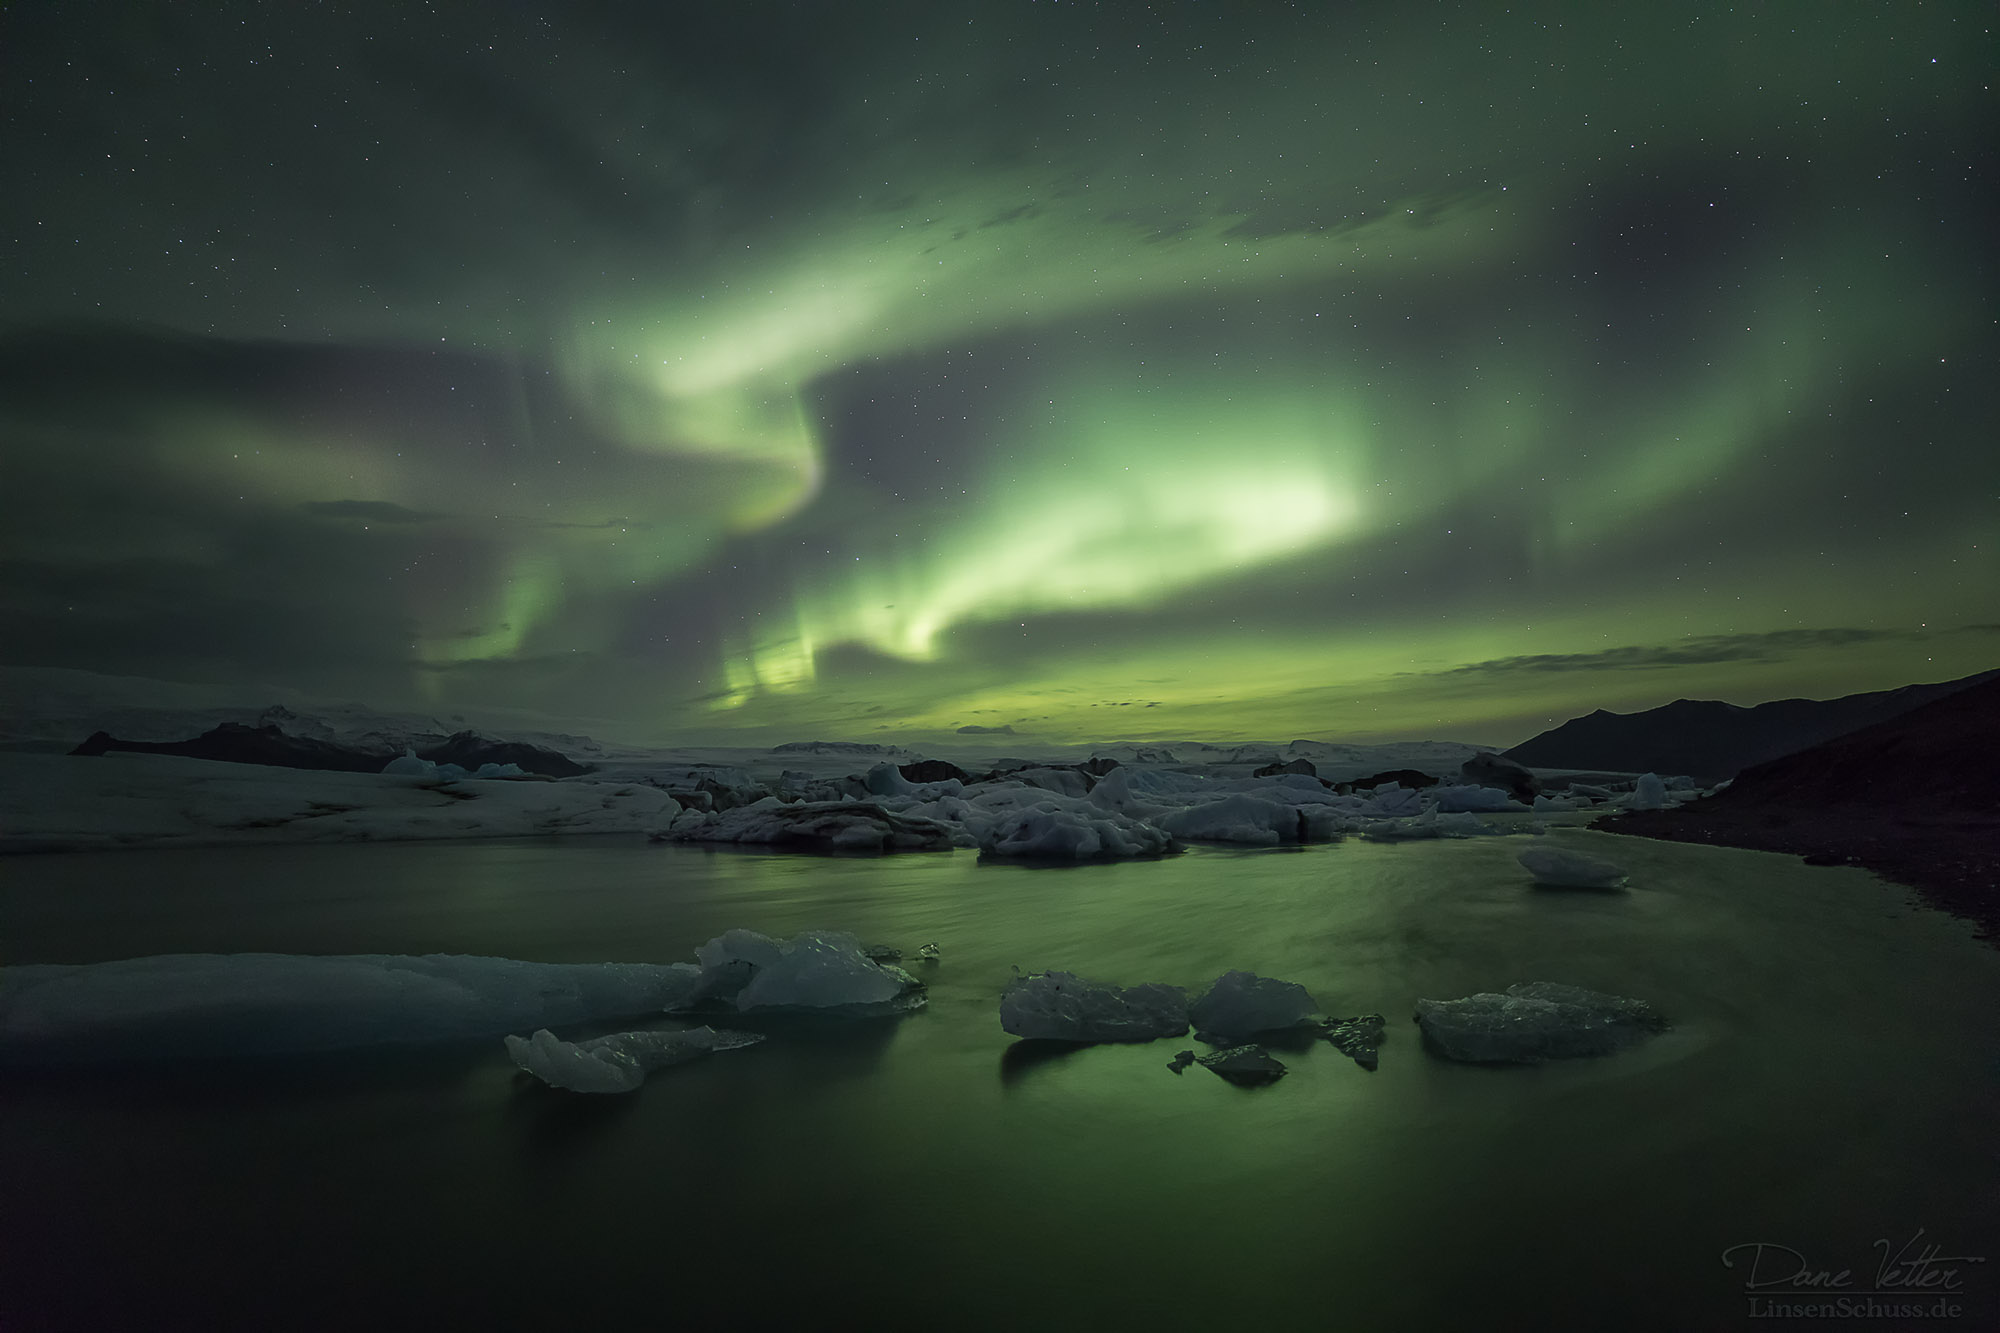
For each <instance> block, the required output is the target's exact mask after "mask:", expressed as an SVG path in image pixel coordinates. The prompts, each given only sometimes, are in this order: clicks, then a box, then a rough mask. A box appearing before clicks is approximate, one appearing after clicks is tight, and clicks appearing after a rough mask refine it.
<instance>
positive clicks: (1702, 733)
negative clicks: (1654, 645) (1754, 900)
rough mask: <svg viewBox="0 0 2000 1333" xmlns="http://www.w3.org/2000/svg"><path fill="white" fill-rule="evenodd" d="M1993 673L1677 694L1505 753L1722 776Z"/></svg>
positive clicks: (1536, 760)
mask: <svg viewBox="0 0 2000 1333" xmlns="http://www.w3.org/2000/svg"><path fill="white" fill-rule="evenodd" d="M1996 678H2000V669H1996V670H1993V671H1982V672H1980V673H1979V674H1977V675H1972V676H1966V677H1964V678H1963V679H1960V680H1948V681H1941V682H1938V683H1936V684H1929V685H1905V686H1903V687H1902V688H1901V689H1895V690H1876V691H1873V692H1870V693H1867V694H1849V695H1844V696H1842V697H1840V698H1838V699H1774V700H1772V701H1771V702H1770V703H1764V704H1758V705H1756V706H1755V707H1753V708H1743V707H1739V706H1738V705H1735V704H1728V703H1723V702H1721V701H1719V700H1715V699H1676V700H1675V701H1674V702H1672V703H1670V704H1664V705H1662V706H1660V707H1658V708H1649V709H1647V710H1646V711H1644V712H1641V713H1612V712H1607V711H1605V710H1604V709H1601V708H1600V709H1598V710H1597V711H1596V712H1594V713H1591V714H1589V715H1587V716H1585V717H1577V718H1571V719H1570V720H1569V721H1567V722H1565V723H1563V724H1562V725H1561V726H1559V727H1555V728H1552V729H1551V730H1548V731H1545V732H1542V733H1541V734H1540V735H1538V736H1534V737H1532V738H1530V739H1528V740H1525V741H1523V742H1521V743H1520V744H1519V745H1516V746H1515V747H1514V748H1513V749H1511V750H1507V751H1505V752H1504V753H1505V754H1506V756H1507V758H1509V759H1512V760H1513V761H1514V762H1515V763H1517V764H1525V765H1526V766H1528V767H1529V768H1589V769H1607V770H1610V771H1613V772H1621V773H1682V774H1686V775H1687V776H1689V777H1691V778H1695V779H1697V780H1699V781H1702V782H1717V781H1720V780H1721V779H1723V778H1727V777H1731V776H1734V775H1735V774H1737V773H1740V772H1742V771H1743V770H1745V769H1747V768H1751V767H1753V766H1755V765H1757V764H1762V763H1766V762H1768V761H1770V760H1773V759H1776V758H1779V757H1780V756H1782V755H1788V754H1796V753H1797V752H1799V751H1800V750H1804V749H1807V748H1809V747H1811V746H1815V745H1819V744H1821V743H1823V742H1825V741H1830V740H1832V739H1834V738H1835V737H1837V736H1844V735H1847V734H1849V733H1850V732H1854V731H1858V730H1860V729H1861V728H1863V727H1869V726H1873V725H1875V724H1877V723H1881V722H1886V721H1888V720H1890V719H1891V718H1895V717H1899V716H1901V715H1903V714H1905V713H1908V712H1909V711H1910V710H1911V709H1914V708H1921V707H1923V706H1924V705H1926V704H1928V703H1931V702H1932V701H1934V700H1937V699H1943V698H1947V697H1949V696H1951V695H1953V694H1956V693H1958V692H1959V691H1961V690H1965V689H1968V688H1970V687H1972V686H1974V685H1978V684H1981V683H1982V682H1986V681H1990V680H1994V679H1996Z"/></svg>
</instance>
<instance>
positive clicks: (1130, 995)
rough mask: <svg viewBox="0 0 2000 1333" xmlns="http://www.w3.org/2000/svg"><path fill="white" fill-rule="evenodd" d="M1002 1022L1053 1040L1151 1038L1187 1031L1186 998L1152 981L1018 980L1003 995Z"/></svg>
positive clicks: (1042, 975)
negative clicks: (1122, 983)
mask: <svg viewBox="0 0 2000 1333" xmlns="http://www.w3.org/2000/svg"><path fill="white" fill-rule="evenodd" d="M1000 1026H1001V1027H1002V1028H1003V1029H1005V1030H1006V1031H1008V1032H1011V1033H1013V1034H1014V1035H1015V1036H1017V1037H1033V1038H1039V1039H1043V1040H1049V1041H1074V1042H1100V1041H1151V1040H1153V1039H1154V1038H1155V1037H1178V1036H1180V1035H1181V1034H1182V1033H1184V1032H1186V1031H1187V1030H1188V1006H1187V996H1186V995H1185V994H1184V993H1182V991H1181V990H1180V988H1179V987H1177V986H1168V985H1163V984H1161V983H1159V982H1149V983H1146V984H1143V985H1138V986H1113V985H1110V984H1108V983H1105V982H1101V981H1086V980H1084V979H1083V978H1082V977H1079V976H1077V975H1076V974H1075V973H1072V972H1038V973H1036V974H1035V975H1033V976H1026V977H1020V978H1017V979H1016V980H1015V981H1013V982H1012V983H1010V984H1009V985H1008V987H1007V989H1006V991H1005V992H1004V993H1003V994H1002V995H1001V997H1000Z"/></svg>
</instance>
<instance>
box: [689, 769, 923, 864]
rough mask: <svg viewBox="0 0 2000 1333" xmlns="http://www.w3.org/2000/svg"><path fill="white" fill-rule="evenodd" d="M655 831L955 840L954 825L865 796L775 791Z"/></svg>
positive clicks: (803, 844) (909, 842)
mask: <svg viewBox="0 0 2000 1333" xmlns="http://www.w3.org/2000/svg"><path fill="white" fill-rule="evenodd" d="M883 767H889V766H888V765H883ZM890 771H891V772H894V769H893V768H891V769H890ZM896 780H897V781H898V782H901V781H902V778H901V777H900V776H899V777H898V778H897V779H896ZM656 836H658V837H660V838H662V839H663V840H666V841H670V842H737V843H755V844H759V845H763V846H771V847H785V848H789V849H792V850H797V851H832V852H903V851H927V852H928V851H948V850H950V848H951V846H952V844H953V836H952V829H951V828H950V827H949V826H947V825H945V824H942V823H939V822H938V821H937V820H935V819H926V818H923V817H921V816H916V815H903V814H892V813H890V812H889V811H887V810H884V809H883V808H882V807H881V806H879V805H872V804H869V803H867V802H861V801H795V802H793V803H791V804H789V805H787V804H785V803H784V802H782V801H780V800H779V799H778V798H777V797H775V796H767V797H765V798H764V799H762V800H760V801H757V802H755V803H753V804H751V805H744V806H738V807H737V808H735V809H733V810H723V811H718V812H709V811H702V810H689V811H686V812H684V813H683V814H681V816H680V817H679V818H677V819H675V820H674V822H673V823H672V824H670V825H668V826H667V829H666V831H665V832H664V833H662V834H658V835H656Z"/></svg>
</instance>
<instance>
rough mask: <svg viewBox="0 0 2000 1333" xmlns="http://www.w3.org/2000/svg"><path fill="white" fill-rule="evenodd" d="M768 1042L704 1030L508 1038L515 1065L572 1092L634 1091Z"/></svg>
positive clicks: (753, 1035)
mask: <svg viewBox="0 0 2000 1333" xmlns="http://www.w3.org/2000/svg"><path fill="white" fill-rule="evenodd" d="M762 1040H764V1038H763V1037H762V1036H760V1035H758V1034H756V1033H753V1032H717V1031H716V1030H715V1029H714V1028H710V1027H698V1028H684V1029H679V1030H665V1031H657V1032H650V1031H648V1032H615V1033H612V1034H611V1035H610V1036H608V1037H592V1038H591V1039H590V1040H588V1041H564V1040H562V1038H560V1037H558V1036H556V1034H555V1033H553V1032H551V1031H549V1030H548V1029H547V1028H541V1029H538V1030H537V1031H536V1032H535V1033H534V1034H533V1035H532V1036H528V1037H517V1036H514V1035H512V1034H511V1033H510V1034H509V1035H508V1037H507V1054H509V1055H511V1056H512V1057H514V1063H515V1064H516V1065H518V1066H520V1067H521V1068H522V1069H524V1070H526V1071H527V1072H528V1073H530V1074H533V1075H534V1076H535V1077H536V1078H538V1079H540V1080H541V1081H542V1082H544V1083H546V1084H548V1085H549V1086H550V1087H552V1088H564V1089H567V1090H568V1091H570V1092H631V1091H632V1090H633V1089H635V1088H637V1087H638V1086H639V1085H640V1084H641V1083H643V1082H645V1081H646V1075H647V1074H649V1073H651V1072H652V1071H653V1070H655V1069H665V1068H666V1067H668V1066H669V1065H678V1064H686V1063H687V1062H688V1061H690V1060H698V1059H700V1058H701V1057H702V1056H704V1055H708V1054H710V1053H712V1052H715V1051H729V1050H735V1049H736V1048H738V1047H741V1046H750V1045H753V1044H755V1043H757V1042H760V1041H762Z"/></svg>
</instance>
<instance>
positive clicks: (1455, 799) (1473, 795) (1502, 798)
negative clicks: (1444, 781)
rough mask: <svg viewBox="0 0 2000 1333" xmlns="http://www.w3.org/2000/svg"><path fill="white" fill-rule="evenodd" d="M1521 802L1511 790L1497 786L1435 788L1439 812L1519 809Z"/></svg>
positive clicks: (1492, 811) (1462, 812)
mask: <svg viewBox="0 0 2000 1333" xmlns="http://www.w3.org/2000/svg"><path fill="white" fill-rule="evenodd" d="M1521 808H1522V807H1521V803H1520V802H1519V801H1517V800H1515V799H1514V797H1513V794H1512V793H1511V792H1505V791H1502V790H1500V788H1498V787H1439V788H1437V809H1438V812H1439V813H1440V814H1464V813H1467V812H1469V811H1478V812H1483V813H1497V812H1499V811H1503V810H1519V809H1521Z"/></svg>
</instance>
